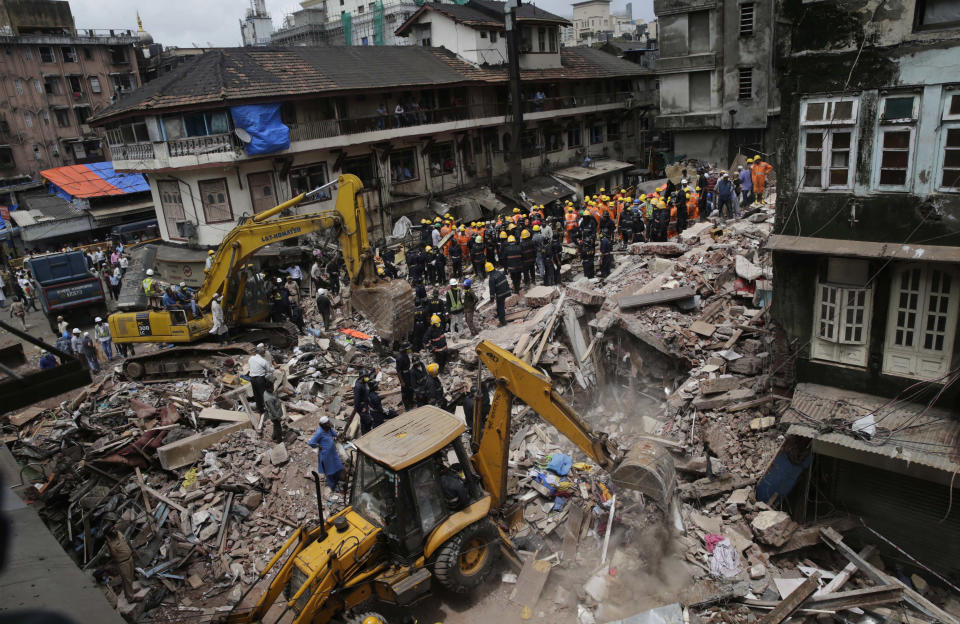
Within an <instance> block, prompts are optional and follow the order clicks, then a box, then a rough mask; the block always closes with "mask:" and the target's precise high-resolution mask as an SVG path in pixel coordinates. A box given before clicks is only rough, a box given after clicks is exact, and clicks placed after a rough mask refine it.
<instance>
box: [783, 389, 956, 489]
mask: <svg viewBox="0 0 960 624" xmlns="http://www.w3.org/2000/svg"><path fill="white" fill-rule="evenodd" d="M871 414H872V415H873V420H874V421H875V423H876V425H875V426H876V433H875V434H874V435H872V436H868V435H867V431H868V429H867V428H866V427H865V425H864V424H863V421H861V424H859V425H857V426H854V425H853V423H854V422H855V421H857V420H860V419H861V418H864V417H867V416H869V415H871ZM782 421H783V422H784V423H788V424H790V429H789V430H788V431H787V435H797V436H802V437H805V438H811V439H813V440H815V441H817V442H819V443H824V444H829V445H836V446H840V447H845V448H847V449H852V450H856V451H862V452H864V453H872V454H875V455H881V456H883V457H888V458H891V459H897V460H901V461H904V462H908V463H916V464H922V465H924V466H928V467H930V468H936V469H938V470H943V471H946V472H948V473H953V472H956V471H960V453H958V449H960V421H958V420H956V418H955V417H954V415H953V413H952V412H951V411H950V410H947V409H943V408H928V407H927V405H926V404H925V403H924V404H920V403H907V402H900V403H893V404H891V401H890V399H888V398H886V397H879V396H874V395H870V394H863V393H861V392H852V391H849V390H842V389H840V388H834V387H832V386H823V385H819V384H811V383H801V384H798V385H797V387H796V390H795V391H794V394H793V401H792V402H791V403H790V409H788V410H787V411H786V412H784V414H783V417H782Z"/></svg>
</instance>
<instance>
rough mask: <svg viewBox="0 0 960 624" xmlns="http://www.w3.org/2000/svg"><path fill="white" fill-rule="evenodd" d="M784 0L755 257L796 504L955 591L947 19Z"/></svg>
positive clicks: (952, 62)
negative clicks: (766, 287)
mask: <svg viewBox="0 0 960 624" xmlns="http://www.w3.org/2000/svg"><path fill="white" fill-rule="evenodd" d="M781 4H782V6H781V9H780V10H781V14H780V15H779V16H778V20H777V21H778V23H780V24H784V25H789V29H788V30H786V31H785V32H784V33H783V42H782V43H783V51H782V53H781V54H782V56H781V57H780V58H778V66H779V67H781V68H782V71H783V75H782V76H781V77H780V81H781V85H782V87H783V90H782V93H781V98H782V100H781V110H782V113H781V133H780V149H779V154H778V158H777V163H778V168H777V171H776V173H777V189H776V190H777V217H776V224H775V226H774V235H773V236H772V237H771V238H770V240H769V241H768V243H767V248H768V249H770V250H772V252H773V266H774V293H773V307H772V314H773V317H774V318H775V320H776V322H777V323H778V324H779V325H780V327H782V328H783V330H784V331H785V333H786V335H787V338H788V340H789V344H790V345H791V354H790V357H789V358H788V359H786V360H785V361H784V362H783V364H782V365H783V366H792V367H793V368H794V369H795V374H796V378H797V380H798V381H799V382H800V384H799V385H798V386H797V389H796V392H795V394H794V397H793V404H792V409H790V410H788V411H787V412H785V413H784V414H785V421H784V422H786V423H792V424H791V425H790V429H789V430H788V434H790V435H788V443H789V442H790V440H791V438H797V439H800V438H802V439H803V440H805V441H806V442H807V443H808V444H809V445H811V448H812V452H813V459H812V468H811V469H810V474H809V476H807V477H801V478H800V480H799V483H798V486H799V487H797V488H795V489H796V490H797V491H798V492H803V491H806V492H807V494H805V495H803V496H804V500H803V501H802V502H800V503H799V504H798V505H796V506H794V507H793V508H794V509H796V510H798V512H797V513H799V514H800V515H801V516H802V517H801V518H800V519H803V518H804V517H805V518H808V519H812V518H814V517H815V514H816V513H817V509H818V505H817V504H818V503H819V510H820V513H822V512H823V510H825V509H830V508H840V509H842V510H843V511H845V512H847V513H849V514H850V515H852V516H853V517H856V518H858V520H861V521H862V522H864V523H865V524H866V525H867V526H869V527H870V528H872V529H875V530H876V531H878V532H879V533H881V534H882V535H884V536H885V537H886V538H887V539H889V540H890V541H891V542H893V543H895V544H897V546H898V547H900V548H901V549H902V551H901V552H906V553H909V555H910V556H911V557H916V558H917V559H919V560H921V561H923V562H924V564H926V565H928V566H930V567H931V568H933V569H936V570H939V571H940V572H941V573H943V574H946V575H947V576H950V577H952V579H953V580H954V581H956V579H957V565H956V562H957V557H958V556H960V550H958V548H960V547H958V544H960V514H958V513H957V511H956V510H953V511H952V512H951V511H950V506H949V505H948V501H949V499H950V497H951V491H952V492H953V497H954V498H956V496H957V495H958V494H960V492H958V491H956V490H955V488H957V487H960V483H956V482H955V481H954V480H953V476H954V475H955V474H956V472H957V471H958V470H960V462H958V461H957V457H958V455H957V449H958V446H957V440H958V439H960V419H958V412H957V399H958V397H960V391H958V388H957V385H956V382H957V379H958V372H957V371H958V370H960V369H958V367H960V340H958V332H957V329H958V309H960V270H958V266H960V265H958V262H960V10H958V7H957V4H956V3H955V2H931V1H928V2H916V3H914V2H896V3H889V2H886V3H885V2H883V1H882V0H842V1H841V0H824V1H822V2H817V3H815V4H810V3H808V2H805V1H802V0H782V1H781ZM664 34H666V29H664ZM664 47H666V44H665V43H664ZM661 84H663V83H661ZM738 116H739V115H738ZM794 463H796V462H794ZM878 544H879V542H878ZM894 555H895V556H896V557H898V558H899V559H900V560H901V561H904V564H905V565H907V563H906V561H907V560H906V559H904V558H903V557H902V556H901V555H900V554H899V553H894ZM907 574H909V572H907Z"/></svg>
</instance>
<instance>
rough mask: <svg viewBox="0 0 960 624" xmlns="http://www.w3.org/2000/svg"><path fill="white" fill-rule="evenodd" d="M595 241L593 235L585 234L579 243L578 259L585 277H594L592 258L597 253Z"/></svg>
mask: <svg viewBox="0 0 960 624" xmlns="http://www.w3.org/2000/svg"><path fill="white" fill-rule="evenodd" d="M596 244H597V243H596V241H595V240H594V238H593V236H592V235H591V236H585V237H584V238H583V243H582V244H581V245H580V261H581V262H582V263H583V275H584V277H586V278H588V279H589V278H592V277H594V275H595V273H594V258H595V256H596V254H597V248H596Z"/></svg>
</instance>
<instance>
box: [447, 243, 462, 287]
mask: <svg viewBox="0 0 960 624" xmlns="http://www.w3.org/2000/svg"><path fill="white" fill-rule="evenodd" d="M446 249H448V250H449V253H448V254H447V255H449V256H450V268H451V274H452V275H453V277H454V279H460V278H462V277H463V248H462V247H460V245H459V244H458V243H456V242H455V241H450V242H449V243H448V244H447V247H446Z"/></svg>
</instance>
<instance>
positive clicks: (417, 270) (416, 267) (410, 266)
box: [407, 247, 427, 286]
mask: <svg viewBox="0 0 960 624" xmlns="http://www.w3.org/2000/svg"><path fill="white" fill-rule="evenodd" d="M426 268H427V257H426V255H424V253H423V251H422V250H421V249H420V248H419V247H414V248H413V249H411V250H410V252H409V253H408V254H407V273H408V277H409V278H410V283H411V284H413V285H414V286H420V285H421V284H423V274H424V272H425V270H426Z"/></svg>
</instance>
